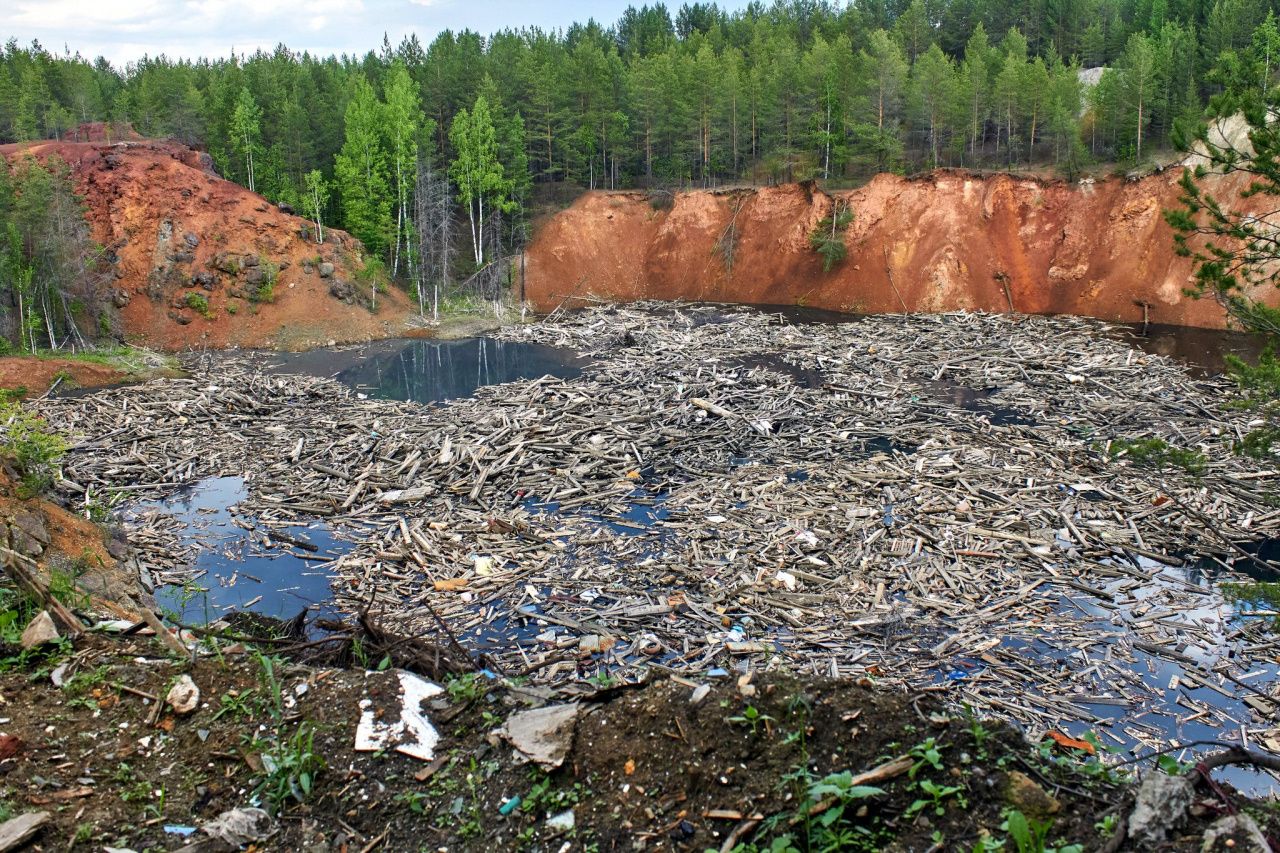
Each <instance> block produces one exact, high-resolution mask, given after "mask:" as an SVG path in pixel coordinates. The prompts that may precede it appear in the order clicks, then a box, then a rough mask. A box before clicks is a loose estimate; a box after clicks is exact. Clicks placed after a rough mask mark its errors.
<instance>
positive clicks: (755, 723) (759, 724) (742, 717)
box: [728, 705, 774, 735]
mask: <svg viewBox="0 0 1280 853" xmlns="http://www.w3.org/2000/svg"><path fill="white" fill-rule="evenodd" d="M728 719H729V722H731V723H737V724H738V725H743V726H750V727H751V734H752V735H756V734H759V732H760V729H761V728H764V729H765V731H769V730H770V724H771V723H773V722H774V719H773V717H771V716H769V715H768V714H764V713H761V711H760V709H759V708H757V707H756V706H755V705H747V707H745V708H743V709H742V713H741V714H739V715H737V716H733V717H729V718H728Z"/></svg>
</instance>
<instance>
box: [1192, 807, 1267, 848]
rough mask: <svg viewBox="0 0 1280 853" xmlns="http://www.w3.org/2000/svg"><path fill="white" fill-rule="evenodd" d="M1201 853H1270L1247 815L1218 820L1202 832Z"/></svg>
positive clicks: (1260, 833)
mask: <svg viewBox="0 0 1280 853" xmlns="http://www.w3.org/2000/svg"><path fill="white" fill-rule="evenodd" d="M1200 850H1201V853H1211V851H1223V850H1247V851H1249V853H1270V850H1271V846H1270V845H1269V844H1267V839H1266V836H1264V835H1263V834H1262V830H1261V829H1259V828H1258V824H1257V823H1256V822H1255V821H1254V819H1253V818H1251V817H1249V816H1248V815H1247V814H1233V815H1227V816H1226V817H1222V818H1219V819H1218V820H1217V821H1216V822H1215V823H1214V824H1213V825H1212V826H1210V827H1209V828H1208V829H1206V830H1205V831H1204V844H1203V845H1201V847H1200Z"/></svg>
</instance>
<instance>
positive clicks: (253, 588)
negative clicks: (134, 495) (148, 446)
mask: <svg viewBox="0 0 1280 853" xmlns="http://www.w3.org/2000/svg"><path fill="white" fill-rule="evenodd" d="M248 496H249V490H248V487H247V486H246V485H245V481H244V478H243V477H210V478H209V479H206V480H201V481H200V482H198V483H196V484H195V485H193V486H190V487H188V488H186V489H183V490H182V491H180V492H178V493H177V494H174V495H172V496H171V497H169V498H167V499H165V500H162V501H151V502H146V503H141V504H138V505H136V506H134V507H133V508H131V509H130V510H129V511H128V513H127V516H126V517H129V516H133V517H137V516H141V515H144V514H149V513H161V514H164V515H169V516H173V517H174V518H176V519H177V520H178V521H179V522H180V523H181V525H182V527H181V530H180V532H179V539H180V540H181V542H182V544H183V545H184V546H186V547H189V548H194V549H196V551H195V553H196V556H195V559H194V560H193V562H192V574H191V579H190V581H189V582H187V583H184V584H169V585H165V586H158V587H157V588H156V590H155V598H156V602H157V603H158V604H159V605H160V607H161V608H162V610H163V611H164V612H166V613H175V614H181V615H180V619H181V620H182V622H184V623H186V624H205V623H208V622H212V621H214V620H216V619H218V618H219V617H220V616H222V615H224V614H225V613H228V612H230V611H232V610H238V611H252V612H254V613H260V614H262V615H264V616H272V617H275V618H278V619H290V618H292V617H293V616H296V615H297V614H298V612H299V611H300V610H302V609H303V608H310V609H311V610H312V615H315V614H317V613H323V614H326V615H333V614H335V613H336V611H334V610H333V605H332V598H333V592H332V590H331V589H330V587H329V582H330V580H331V576H330V574H329V572H328V571H326V569H325V564H326V563H327V562H328V561H329V560H330V559H332V558H334V557H336V556H338V555H340V554H342V553H345V551H347V550H348V549H349V547H350V546H349V545H348V544H347V543H345V542H341V541H339V540H337V539H335V538H334V537H333V535H332V533H331V532H330V531H329V529H328V527H326V526H325V525H324V524H321V523H319V522H317V523H313V524H310V525H305V524H297V525H289V526H266V525H261V526H258V527H256V528H255V529H254V530H252V531H250V530H246V529H245V528H244V527H242V526H240V525H239V524H237V523H236V515H235V513H234V512H233V508H234V507H235V505H236V504H238V503H239V502H240V501H242V500H244V499H245V498H247V497H248ZM241 521H243V519H241ZM273 533H274V534H276V535H277V537H278V538H272V536H271V534H273ZM299 543H301V544H299ZM313 548H314V550H312V549H313Z"/></svg>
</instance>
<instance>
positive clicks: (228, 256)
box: [209, 252, 240, 275]
mask: <svg viewBox="0 0 1280 853" xmlns="http://www.w3.org/2000/svg"><path fill="white" fill-rule="evenodd" d="M209 265H210V266H212V267H213V268H214V269H216V270H219V271H221V272H224V273H227V274H228V275H235V274H236V273H238V272H240V256H239V255H235V254H232V253H231V252H219V253H218V254H216V255H214V256H213V260H211V261H209Z"/></svg>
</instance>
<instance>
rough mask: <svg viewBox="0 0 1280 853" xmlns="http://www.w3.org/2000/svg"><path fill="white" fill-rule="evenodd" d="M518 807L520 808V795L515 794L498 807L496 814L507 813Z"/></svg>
mask: <svg viewBox="0 0 1280 853" xmlns="http://www.w3.org/2000/svg"><path fill="white" fill-rule="evenodd" d="M518 808H520V795H519V794H516V795H515V796H514V797H512V798H511V799H509V800H507V801H506V802H505V803H503V804H502V805H501V806H499V807H498V814H500V815H509V814H511V813H512V812H513V811H515V810H516V809H518Z"/></svg>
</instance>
